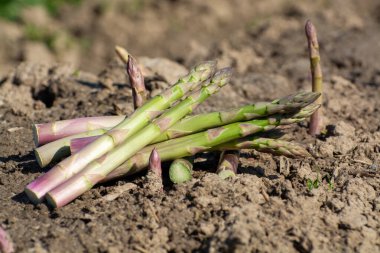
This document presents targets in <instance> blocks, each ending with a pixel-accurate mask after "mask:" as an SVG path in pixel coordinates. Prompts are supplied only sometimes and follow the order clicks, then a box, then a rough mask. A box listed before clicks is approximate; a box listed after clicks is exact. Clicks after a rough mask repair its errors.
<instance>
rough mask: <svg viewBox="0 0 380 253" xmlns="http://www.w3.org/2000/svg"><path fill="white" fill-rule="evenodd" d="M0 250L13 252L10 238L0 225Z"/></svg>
mask: <svg viewBox="0 0 380 253" xmlns="http://www.w3.org/2000/svg"><path fill="white" fill-rule="evenodd" d="M0 252H1V253H12V252H14V247H13V243H12V240H11V238H10V236H9V235H8V233H7V232H5V230H4V229H3V228H2V227H1V226H0Z"/></svg>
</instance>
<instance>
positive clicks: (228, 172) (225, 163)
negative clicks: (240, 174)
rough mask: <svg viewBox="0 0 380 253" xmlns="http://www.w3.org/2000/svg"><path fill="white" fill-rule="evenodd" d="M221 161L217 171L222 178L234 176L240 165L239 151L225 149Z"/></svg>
mask: <svg viewBox="0 0 380 253" xmlns="http://www.w3.org/2000/svg"><path fill="white" fill-rule="evenodd" d="M220 158H221V159H220V163H219V166H218V170H217V171H216V173H217V174H218V176H219V177H220V178H222V179H227V178H230V177H234V176H235V175H236V173H237V168H238V166H239V152H238V151H225V152H223V153H222V154H221V157H220Z"/></svg>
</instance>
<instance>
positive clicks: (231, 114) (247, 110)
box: [34, 92, 319, 146]
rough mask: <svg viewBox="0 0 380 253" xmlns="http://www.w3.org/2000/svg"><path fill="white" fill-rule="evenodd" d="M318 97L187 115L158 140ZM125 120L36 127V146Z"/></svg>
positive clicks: (73, 121) (285, 110)
mask: <svg viewBox="0 0 380 253" xmlns="http://www.w3.org/2000/svg"><path fill="white" fill-rule="evenodd" d="M318 96H319V93H318V92H315V93H313V92H298V93H295V94H292V95H289V96H286V97H283V98H281V99H276V100H274V101H272V102H259V103H255V104H252V105H246V106H243V107H240V108H236V109H232V110H230V111H226V112H212V113H207V114H200V115H193V116H188V117H186V118H184V119H183V120H181V121H179V122H178V123H177V124H175V125H174V126H173V127H171V128H169V129H168V131H167V133H165V134H163V135H162V136H160V137H159V138H157V140H161V141H162V140H164V139H167V136H168V135H169V136H178V133H181V132H183V133H188V132H189V131H191V132H194V131H201V130H200V129H208V128H211V127H216V126H219V125H216V124H220V125H225V124H228V123H232V122H234V121H235V122H236V121H242V120H250V119H254V118H259V117H264V116H268V115H270V114H275V113H289V112H292V111H296V110H299V109H301V108H303V107H305V106H307V105H309V104H311V103H313V102H314V101H315V100H316V99H317V98H318ZM123 119H124V116H103V117H88V118H78V119H71V120H62V121H56V122H52V123H45V124H35V125H34V128H35V136H34V140H35V143H36V146H39V145H42V144H44V143H47V142H51V141H55V140H57V139H60V138H63V137H68V136H70V135H74V134H80V133H82V132H85V131H91V130H93V129H94V130H95V129H99V128H110V127H114V126H115V125H117V124H118V123H120V122H121V121H122V120H123ZM193 122H195V123H193ZM189 123H191V124H189ZM198 124H202V125H201V126H200V129H199V128H198V127H197V125H198ZM86 136H94V134H92V133H87V134H86Z"/></svg>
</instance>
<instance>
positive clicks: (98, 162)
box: [46, 68, 232, 207]
mask: <svg viewBox="0 0 380 253" xmlns="http://www.w3.org/2000/svg"><path fill="white" fill-rule="evenodd" d="M231 73H232V71H231V69H229V68H225V69H222V70H220V71H218V72H217V73H216V74H215V75H214V77H213V78H212V79H211V81H210V85H209V86H206V87H203V88H202V89H201V90H199V91H196V92H194V93H193V94H191V95H190V96H188V97H187V98H186V99H184V100H183V101H181V102H179V103H178V104H177V105H175V106H173V107H172V108H170V109H169V110H167V111H166V112H165V113H163V114H162V115H161V116H160V117H158V118H157V119H155V120H153V121H152V123H151V124H149V125H148V126H146V127H145V128H143V129H142V130H140V131H139V132H138V133H137V134H135V135H133V136H131V137H130V138H128V139H126V140H125V141H124V142H122V143H121V144H120V145H118V146H116V147H115V148H114V149H112V150H111V151H110V152H108V153H107V154H105V155H103V156H102V157H100V158H98V159H95V160H94V161H93V162H91V163H90V164H88V165H87V166H86V167H85V168H84V169H83V170H81V171H80V172H79V173H77V174H75V175H74V176H72V177H71V178H69V179H68V180H67V181H65V182H63V183H62V184H60V185H59V186H57V187H55V188H54V189H52V190H50V191H49V192H48V193H47V195H46V198H47V200H48V202H49V203H50V204H51V205H52V206H54V207H61V206H64V205H66V204H67V203H69V202H71V201H72V200H74V199H75V198H76V197H78V196H80V195H81V194H83V193H84V192H86V191H88V190H89V189H91V188H92V187H93V186H94V185H95V184H96V183H98V182H99V181H101V180H102V179H104V178H105V177H106V176H107V174H109V173H110V172H112V171H113V170H114V169H115V168H117V167H118V166H119V165H121V164H122V163H123V162H125V161H126V160H127V159H129V158H130V157H132V156H133V155H134V154H136V153H137V152H138V151H139V150H141V149H142V148H144V147H145V146H146V145H148V144H149V143H150V142H151V141H152V140H153V139H155V138H157V137H158V136H159V135H160V134H161V133H162V132H164V131H165V130H167V129H168V128H169V127H171V126H172V125H174V124H175V123H176V122H177V121H179V120H180V119H181V118H183V117H184V116H185V115H187V114H188V113H190V112H192V111H193V109H194V108H195V107H197V106H198V105H199V104H200V103H202V102H203V101H204V100H205V99H207V98H208V97H209V96H211V95H212V94H214V93H216V92H217V91H219V89H220V88H221V87H223V86H224V85H226V84H227V83H228V81H229V79H230V77H231ZM144 106H145V105H144ZM144 106H143V107H144ZM96 141H97V140H96ZM96 141H95V142H96ZM90 145H91V144H90ZM87 147H88V146H86V148H87ZM86 148H85V149H86ZM80 152H81V151H79V152H78V153H80ZM78 153H76V154H78ZM56 176H59V175H56ZM60 176H61V177H62V176H63V177H65V176H66V173H65V172H63V173H62V172H61V175H60Z"/></svg>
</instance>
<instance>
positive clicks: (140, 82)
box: [127, 55, 148, 109]
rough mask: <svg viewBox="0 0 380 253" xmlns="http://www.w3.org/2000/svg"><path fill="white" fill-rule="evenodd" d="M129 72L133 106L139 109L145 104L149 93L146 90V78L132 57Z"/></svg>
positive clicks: (128, 65) (129, 60) (129, 59)
mask: <svg viewBox="0 0 380 253" xmlns="http://www.w3.org/2000/svg"><path fill="white" fill-rule="evenodd" d="M127 72H128V76H129V82H130V83H131V87H132V95H133V106H134V107H135V109H137V108H138V107H140V106H142V105H143V104H144V103H145V101H146V100H147V97H148V93H147V91H146V89H145V84H144V76H143V75H142V73H141V70H140V68H139V66H138V64H137V62H136V60H135V58H133V56H132V55H130V56H129V57H128V63H127Z"/></svg>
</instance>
